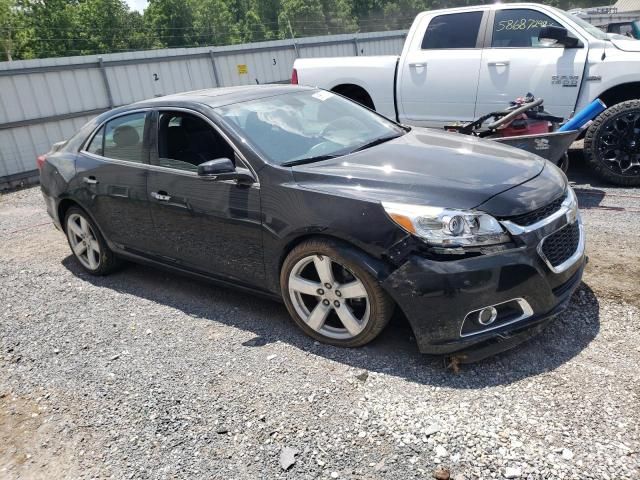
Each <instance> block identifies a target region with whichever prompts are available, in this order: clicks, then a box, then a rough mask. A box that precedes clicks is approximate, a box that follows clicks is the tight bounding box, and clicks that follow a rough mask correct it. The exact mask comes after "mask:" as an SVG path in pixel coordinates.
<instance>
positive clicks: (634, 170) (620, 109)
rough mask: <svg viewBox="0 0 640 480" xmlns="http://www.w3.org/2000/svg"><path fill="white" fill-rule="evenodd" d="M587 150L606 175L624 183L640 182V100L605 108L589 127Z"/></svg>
mask: <svg viewBox="0 0 640 480" xmlns="http://www.w3.org/2000/svg"><path fill="white" fill-rule="evenodd" d="M584 154H585V159H586V160H587V162H588V164H589V165H590V166H591V168H592V169H593V170H594V171H595V172H596V173H597V174H598V175H599V176H600V177H601V178H602V179H604V180H606V181H608V182H611V183H614V184H616V185H621V186H638V185H640V100H629V101H626V102H622V103H618V104H617V105H614V106H612V107H610V108H607V109H606V110H605V111H604V112H602V113H601V114H600V115H599V116H598V117H597V118H596V119H595V120H594V122H593V123H592V124H591V126H590V127H589V129H588V130H587V134H586V136H585V138H584Z"/></svg>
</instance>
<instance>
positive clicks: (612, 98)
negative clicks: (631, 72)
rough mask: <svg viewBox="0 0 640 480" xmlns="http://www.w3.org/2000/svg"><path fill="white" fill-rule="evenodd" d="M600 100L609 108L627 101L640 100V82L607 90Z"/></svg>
mask: <svg viewBox="0 0 640 480" xmlns="http://www.w3.org/2000/svg"><path fill="white" fill-rule="evenodd" d="M598 98H599V99H600V100H602V101H603V102H604V104H605V105H606V106H607V108H609V107H613V106H614V105H616V104H618V103H621V102H625V101H627V100H636V99H640V82H627V83H621V84H620V85H616V86H615V87H611V88H610V89H608V90H605V91H604V92H602V93H601V94H600V95H598Z"/></svg>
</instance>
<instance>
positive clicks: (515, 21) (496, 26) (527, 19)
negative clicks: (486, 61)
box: [491, 8, 561, 48]
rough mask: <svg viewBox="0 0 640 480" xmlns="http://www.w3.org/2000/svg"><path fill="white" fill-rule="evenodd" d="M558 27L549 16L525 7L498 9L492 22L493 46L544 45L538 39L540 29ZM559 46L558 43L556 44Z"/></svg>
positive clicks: (528, 46)
mask: <svg viewBox="0 0 640 480" xmlns="http://www.w3.org/2000/svg"><path fill="white" fill-rule="evenodd" d="M551 25H553V26H556V27H559V26H561V25H559V24H558V22H556V21H555V20H553V19H552V18H551V17H548V16H547V15H545V14H544V13H542V12H538V11H536V10H529V9H525V8H516V9H506V10H498V11H497V12H496V19H495V21H494V23H493V36H492V39H491V47H493V48H532V47H534V48H535V47H543V48H548V46H547V47H545V46H544V45H541V44H540V42H539V41H538V34H539V33H540V30H541V29H542V28H544V27H548V26H551ZM558 46H560V45H558Z"/></svg>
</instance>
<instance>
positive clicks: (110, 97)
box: [98, 57, 114, 108]
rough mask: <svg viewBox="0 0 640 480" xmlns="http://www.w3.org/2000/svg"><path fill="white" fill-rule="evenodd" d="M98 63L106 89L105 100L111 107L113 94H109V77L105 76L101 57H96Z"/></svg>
mask: <svg viewBox="0 0 640 480" xmlns="http://www.w3.org/2000/svg"><path fill="white" fill-rule="evenodd" d="M98 65H99V67H100V73H101V74H102V81H103V82H104V89H105V90H106V91H107V102H108V104H109V108H113V106H114V103H113V95H112V94H111V86H110V85H109V78H108V77H107V69H106V68H105V67H104V62H103V61H102V57H99V58H98Z"/></svg>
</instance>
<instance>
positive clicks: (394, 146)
mask: <svg viewBox="0 0 640 480" xmlns="http://www.w3.org/2000/svg"><path fill="white" fill-rule="evenodd" d="M38 163H39V165H40V167H41V183H42V192H43V194H44V198H45V201H46V205H47V210H48V212H49V214H50V215H51V217H52V218H53V219H54V222H55V224H56V225H57V226H58V227H59V228H60V229H61V230H62V231H64V232H65V234H66V236H67V238H68V241H69V245H70V247H71V250H72V251H73V254H74V255H75V257H76V259H77V260H78V262H79V263H80V265H82V267H83V268H84V269H85V270H87V271H88V272H89V273H92V274H96V275H103V274H107V273H109V272H112V271H113V270H114V269H115V268H116V267H117V266H118V265H119V263H120V262H121V260H122V259H128V260H133V261H136V262H144V263H148V264H152V265H157V266H162V267H165V268H170V269H173V270H175V271H177V272H185V273H190V274H194V275H198V276H200V277H205V278H208V279H212V280H214V281H217V282H220V283H223V284H227V285H234V286H236V287H240V288H243V289H245V290H247V291H252V292H255V293H259V294H263V295H268V296H271V297H276V298H281V299H283V300H284V302H285V304H286V306H287V308H288V310H289V312H290V314H291V316H292V317H293V319H294V320H295V322H296V323H297V324H298V325H299V326H300V328H302V330H304V331H305V332H306V333H307V334H308V335H310V336H312V337H314V338H316V339H318V340H320V341H323V342H326V343H330V344H333V345H339V346H345V347H355V346H359V345H364V344H366V343H367V342H369V341H371V340H372V339H373V338H375V337H376V336H377V335H378V334H379V333H380V332H381V331H382V330H383V329H384V327H385V325H386V324H387V322H388V321H389V319H390V317H391V316H392V314H393V312H394V309H397V310H399V311H401V312H402V314H404V315H405V316H406V318H407V319H408V321H409V323H410V324H411V326H412V328H413V331H414V333H415V338H416V339H417V343H418V346H419V348H420V350H421V351H422V352H425V353H451V352H454V351H458V350H462V349H466V350H468V351H473V352H475V354H482V352H484V353H490V352H494V351H498V350H503V349H506V348H509V347H510V346H513V345H515V344H517V343H519V342H521V341H522V340H523V339H525V338H527V337H529V336H531V335H532V334H534V333H535V332H537V331H539V330H540V329H541V328H542V326H544V325H545V324H546V323H547V322H548V321H549V320H550V319H551V318H553V316H554V315H556V314H557V313H558V312H559V311H560V310H561V309H562V308H563V307H564V306H565V305H566V304H567V302H568V300H569V297H570V296H571V294H572V292H573V291H574V289H575V288H576V286H577V285H578V284H579V283H580V279H581V276H582V270H583V265H584V232H583V228H582V224H581V220H580V215H579V212H578V208H577V203H576V197H575V195H574V193H573V191H572V190H571V188H570V187H569V186H568V185H567V180H566V177H565V176H564V174H563V173H562V172H561V171H560V170H559V169H558V168H556V167H555V166H553V165H551V164H549V163H548V162H545V161H544V160H543V159H541V158H539V157H537V156H534V155H531V154H528V153H526V152H524V151H522V150H516V149H512V148H509V147H506V146H501V145H498V144H496V143H493V142H487V141H482V140H477V139H474V138H470V137H465V136H461V135H457V134H453V133H444V132H435V131H430V130H427V129H420V128H414V129H410V128H408V127H405V126H402V125H398V124H396V123H393V122H391V121H389V120H387V119H386V118H384V117H382V116H380V115H378V114H376V113H375V112H372V111H370V110H368V109H366V108H364V107H361V106H360V105H358V104H356V103H353V102H351V101H349V100H346V99H344V98H342V97H341V96H339V95H335V94H333V93H330V92H327V91H323V90H318V89H313V88H304V87H297V86H275V85H274V86H251V87H236V88H224V89H211V90H202V91H196V92H189V93H184V94H178V95H172V96H168V97H162V98H155V99H153V100H149V101H144V102H140V103H136V104H133V105H129V106H126V107H122V108H118V109H116V110H112V111H109V112H107V113H105V114H103V115H101V116H99V117H97V118H96V119H94V120H92V121H91V122H89V123H88V124H87V125H86V126H84V127H83V128H82V129H81V130H80V132H79V133H78V134H77V135H75V136H74V137H73V138H71V139H70V140H68V141H67V142H66V143H64V144H60V145H57V146H56V147H55V148H54V149H53V150H52V151H51V152H49V153H48V154H47V155H46V156H45V157H42V158H40V159H39V162H38ZM265 321H268V319H265ZM470 347H473V348H470Z"/></svg>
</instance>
